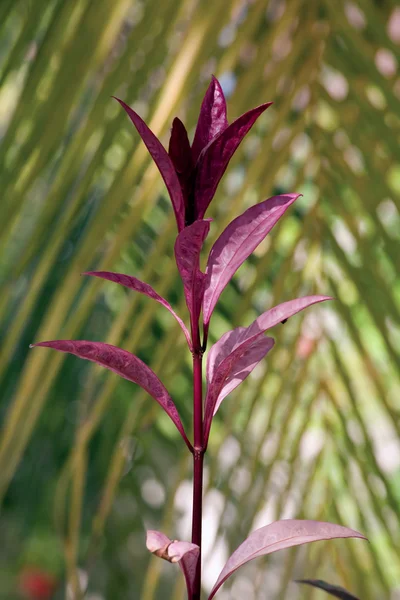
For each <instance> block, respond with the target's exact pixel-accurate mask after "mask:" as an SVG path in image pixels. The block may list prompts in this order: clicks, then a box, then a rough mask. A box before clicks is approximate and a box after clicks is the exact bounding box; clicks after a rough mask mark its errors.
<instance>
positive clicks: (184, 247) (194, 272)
mask: <svg viewBox="0 0 400 600" xmlns="http://www.w3.org/2000/svg"><path fill="white" fill-rule="evenodd" d="M209 231H210V219H205V220H202V221H195V222H194V223H193V224H192V225H189V226H188V227H185V229H184V230H183V231H181V232H180V234H179V235H178V237H177V238H176V242H175V260H176V264H177V267H178V270H179V273H180V275H181V278H182V282H183V287H184V291H185V298H186V304H187V307H188V309H189V313H190V316H191V321H192V322H193V323H197V320H198V318H199V314H200V310H201V303H202V301H203V292H204V274H203V273H202V272H201V271H200V267H199V264H200V251H201V248H202V246H203V243H204V240H205V239H206V237H207V235H208V232H209Z"/></svg>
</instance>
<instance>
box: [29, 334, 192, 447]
mask: <svg viewBox="0 0 400 600" xmlns="http://www.w3.org/2000/svg"><path fill="white" fill-rule="evenodd" d="M34 346H43V347H46V348H53V349H54V350H58V351H60V352H68V353H69V354H74V355H75V356H78V357H79V358H84V359H86V360H90V361H91V362H94V363H96V364H98V365H101V366H102V367H105V368H106V369H108V370H109V371H113V372H114V373H117V375H119V376H120V377H123V378H124V379H128V380H129V381H133V383H137V384H138V385H140V387H142V388H143V389H144V390H146V392H147V393H148V394H150V396H152V397H153V398H154V400H156V402H158V404H159V405H160V406H161V407H162V408H163V409H164V410H165V412H166V413H167V415H168V416H169V417H170V419H171V421H172V422H173V423H174V424H175V426H176V428H177V429H178V431H179V433H180V434H181V436H182V437H183V439H184V440H185V442H186V444H187V446H188V447H189V449H191V444H190V442H189V440H188V439H187V437H186V433H185V430H184V428H183V425H182V423H181V420H180V417H179V414H178V411H177V409H176V406H175V404H174V403H173V401H172V399H171V397H170V395H169V394H168V392H167V390H166V389H165V387H164V386H163V384H162V383H161V381H160V380H159V379H158V377H157V375H156V374H155V373H154V371H152V370H151V369H150V367H148V366H147V365H145V364H144V362H142V361H141V360H140V358H138V357H137V356H135V355H134V354H131V353H130V352H127V351H126V350H122V348H117V347H116V346H111V345H110V344H104V343H102V342H88V341H86V340H55V341H50V342H39V343H37V344H31V348H32V347H34Z"/></svg>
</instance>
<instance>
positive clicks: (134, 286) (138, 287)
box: [82, 271, 192, 349]
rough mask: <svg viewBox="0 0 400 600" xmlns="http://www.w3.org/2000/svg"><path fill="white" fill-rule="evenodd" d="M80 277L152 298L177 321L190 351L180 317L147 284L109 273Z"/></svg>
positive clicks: (132, 278)
mask: <svg viewBox="0 0 400 600" xmlns="http://www.w3.org/2000/svg"><path fill="white" fill-rule="evenodd" d="M82 275H91V276H92V277H99V278H101V279H107V281H114V282H115V283H119V284H120V285H123V286H124V287H127V288H129V289H131V290H135V291H136V292H139V293H140V294H144V295H145V296H148V297H149V298H153V300H155V301H156V302H159V303H160V304H162V306H164V307H165V308H166V309H167V310H169V312H170V313H171V315H172V316H173V317H175V319H176V320H177V321H178V323H179V325H180V326H181V328H182V331H183V333H184V334H185V337H186V339H187V343H188V345H189V348H190V349H192V342H191V339H190V333H189V331H188V330H187V327H186V325H185V323H184V322H183V321H182V319H181V318H180V317H178V315H177V314H176V312H175V311H174V309H173V308H172V306H171V305H170V304H169V302H167V301H166V300H165V298H163V297H162V296H160V295H159V294H157V292H156V291H155V290H154V289H153V288H152V287H151V285H149V284H148V283H144V282H143V281H140V279H136V277H132V276H131V275H124V274H123V273H112V272H110V271H87V272H86V273H82Z"/></svg>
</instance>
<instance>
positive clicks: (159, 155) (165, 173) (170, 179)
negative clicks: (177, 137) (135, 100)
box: [115, 98, 185, 231]
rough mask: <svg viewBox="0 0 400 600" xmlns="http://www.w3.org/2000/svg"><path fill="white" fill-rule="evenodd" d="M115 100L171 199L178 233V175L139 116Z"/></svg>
mask: <svg viewBox="0 0 400 600" xmlns="http://www.w3.org/2000/svg"><path fill="white" fill-rule="evenodd" d="M115 99H116V100H118V102H119V103H120V104H121V106H122V107H123V108H124V109H125V111H126V113H127V114H128V116H129V118H130V120H131V121H132V123H133V124H134V126H135V127H136V129H137V131H138V133H139V135H140V137H141V138H142V140H143V142H144V143H145V145H146V147H147V149H148V151H149V152H150V154H151V157H152V159H153V160H154V162H155V163H156V165H157V167H158V170H159V171H160V173H161V176H162V178H163V179H164V182H165V185H166V186H167V190H168V193H169V196H170V198H171V202H172V206H173V209H174V213H175V218H176V222H177V225H178V231H181V230H182V229H183V228H184V226H185V203H184V199H183V194H182V190H181V184H180V182H179V178H178V175H177V174H176V172H175V168H174V165H173V163H172V161H171V159H170V157H169V156H168V152H167V151H166V150H165V148H164V146H163V145H162V144H161V142H160V140H159V139H158V138H157V137H156V136H155V135H154V133H153V132H152V131H151V130H150V129H149V128H148V127H147V125H146V123H145V122H144V121H143V119H141V118H140V117H139V115H138V114H137V113H136V112H135V111H134V110H132V108H130V106H128V105H127V104H125V102H124V101H123V100H120V99H119V98H115Z"/></svg>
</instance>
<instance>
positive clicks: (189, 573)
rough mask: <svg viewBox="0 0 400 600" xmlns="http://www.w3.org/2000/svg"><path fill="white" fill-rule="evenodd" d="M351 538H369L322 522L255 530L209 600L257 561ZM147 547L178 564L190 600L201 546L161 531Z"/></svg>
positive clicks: (152, 534) (281, 523)
mask: <svg viewBox="0 0 400 600" xmlns="http://www.w3.org/2000/svg"><path fill="white" fill-rule="evenodd" d="M352 537H353V538H361V539H366V538H365V537H364V536H363V535H362V534H361V533H358V532H357V531H354V530H353V529H349V528H347V527H342V526H341V525H334V524H332V523H324V522H321V521H301V520H296V519H288V520H283V521H275V522H274V523H271V524H270V525H266V526H265V527H261V528H260V529H257V530H256V531H253V532H252V533H251V534H250V535H249V537H248V538H247V539H246V540H245V541H244V542H243V543H242V544H241V545H240V546H239V547H238V548H237V549H236V550H235V552H234V553H233V554H232V555H231V556H230V558H229V559H228V561H227V562H226V564H225V566H224V568H223V569H222V571H221V573H220V574H219V576H218V579H217V581H216V583H215V585H214V587H213V589H212V590H211V593H210V595H209V597H208V600H212V598H214V596H215V594H216V593H217V592H218V590H219V588H220V587H221V586H222V584H223V583H224V582H225V581H226V580H227V579H228V578H229V577H230V576H231V575H232V574H233V573H234V572H235V571H237V569H239V568H240V567H241V566H242V565H244V564H246V563H247V562H249V561H251V560H253V559H254V558H258V557H259V556H266V555H267V554H272V553H273V552H277V551H278V550H285V549H286V548H291V547H293V546H300V545H303V544H308V543H311V542H318V541H321V540H330V539H337V538H352ZM147 548H148V549H149V550H150V552H153V553H154V554H156V555H157V556H160V557H161V558H164V559H166V560H168V561H170V562H179V564H180V566H181V568H182V570H183V572H184V575H185V578H186V586H187V590H188V597H189V598H191V597H192V596H191V593H192V590H193V584H194V578H195V574H196V567H197V561H198V560H199V555H200V550H199V547H198V546H196V545H194V544H189V543H188V542H172V541H171V540H169V538H167V537H166V536H165V535H164V534H162V533H160V532H157V531H149V532H148V533H147ZM305 583H309V581H305ZM338 597H342V598H345V600H357V599H354V598H353V597H352V596H350V595H349V596H347V597H346V596H338Z"/></svg>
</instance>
